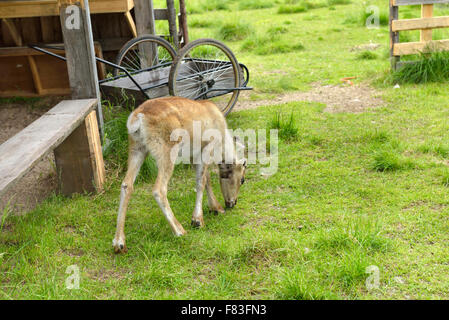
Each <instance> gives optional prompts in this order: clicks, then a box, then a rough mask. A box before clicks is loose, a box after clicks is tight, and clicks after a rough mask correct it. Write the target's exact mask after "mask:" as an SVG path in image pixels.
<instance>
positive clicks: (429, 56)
mask: <svg viewBox="0 0 449 320" xmlns="http://www.w3.org/2000/svg"><path fill="white" fill-rule="evenodd" d="M427 50H431V49H427ZM448 80H449V52H443V51H433V52H429V51H427V53H426V52H422V53H421V54H419V56H418V60H415V61H412V62H410V63H407V64H405V65H404V66H403V67H402V68H400V69H399V70H398V71H396V72H393V73H392V74H391V81H392V82H393V83H416V84H418V83H428V82H446V81H448Z"/></svg>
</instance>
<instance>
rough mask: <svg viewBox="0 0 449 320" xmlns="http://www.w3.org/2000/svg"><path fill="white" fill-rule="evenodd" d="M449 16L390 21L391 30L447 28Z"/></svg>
mask: <svg viewBox="0 0 449 320" xmlns="http://www.w3.org/2000/svg"><path fill="white" fill-rule="evenodd" d="M448 27H449V16H444V17H434V18H418V19H404V20H394V21H392V30H393V31H395V32H396V31H406V30H421V29H437V28H448Z"/></svg>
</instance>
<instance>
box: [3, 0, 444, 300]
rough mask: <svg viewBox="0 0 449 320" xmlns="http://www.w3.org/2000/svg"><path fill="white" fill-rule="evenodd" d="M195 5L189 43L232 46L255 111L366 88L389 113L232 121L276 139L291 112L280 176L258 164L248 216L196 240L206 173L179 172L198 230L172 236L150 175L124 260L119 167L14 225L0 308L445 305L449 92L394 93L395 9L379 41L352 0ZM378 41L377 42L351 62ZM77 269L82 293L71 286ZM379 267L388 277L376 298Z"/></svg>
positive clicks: (174, 187) (115, 160)
mask: <svg viewBox="0 0 449 320" xmlns="http://www.w3.org/2000/svg"><path fill="white" fill-rule="evenodd" d="M189 4H191V6H190V7H189V11H190V15H189V24H190V25H191V37H192V38H193V39H195V38H199V37H213V38H219V39H224V41H225V42H226V43H227V44H228V45H229V46H230V47H231V48H232V50H233V51H234V53H235V54H236V56H237V57H238V59H239V61H241V62H243V63H245V64H246V65H247V66H248V67H249V69H250V71H251V75H252V77H251V83H250V85H251V86H254V87H255V90H254V91H253V92H252V93H251V95H249V96H248V97H247V99H250V100H253V101H258V100H260V99H265V100H266V99H272V98H274V97H275V96H276V95H278V94H281V93H285V92H292V91H307V90H309V89H310V88H311V84H313V83H316V82H320V83H321V84H322V85H326V84H331V85H335V84H338V83H340V81H339V79H340V78H342V77H346V76H357V77H358V78H357V79H356V80H355V82H356V83H364V84H369V85H371V86H372V87H374V88H375V89H376V90H377V91H378V94H379V96H380V97H381V98H382V99H383V101H384V103H383V104H382V105H381V106H379V107H378V108H375V109H371V110H366V111H365V112H363V113H357V114H355V113H328V112H325V111H324V109H325V108H326V106H325V105H323V104H320V103H313V102H296V101H292V102H290V103H286V104H282V105H271V106H264V107H260V108H257V109H252V110H244V111H238V112H234V113H232V114H230V115H229V117H228V122H229V125H230V126H231V127H232V128H237V127H239V128H243V129H245V128H255V129H258V128H270V126H271V125H272V123H273V120H274V119H275V117H276V114H281V115H282V116H286V117H289V116H290V115H291V114H293V117H294V120H295V124H294V126H293V130H292V132H296V134H292V133H290V134H289V135H288V136H286V137H284V138H282V139H281V140H280V143H279V155H280V156H279V170H278V172H277V173H276V174H275V175H273V176H271V177H268V178H267V177H264V176H262V175H260V172H259V169H260V165H253V166H251V167H249V168H248V170H247V178H246V180H247V182H246V183H245V185H244V186H243V187H242V189H241V194H240V198H239V203H238V205H237V206H236V207H235V208H234V209H232V210H229V211H227V212H226V214H224V215H217V216H215V215H212V214H205V224H206V227H205V228H203V229H193V228H191V227H190V226H189V225H190V219H191V214H192V211H193V207H194V199H195V192H194V173H193V172H192V170H191V169H190V168H188V167H185V166H180V167H177V168H176V171H175V174H174V177H173V179H172V180H171V183H170V186H169V201H170V203H171V206H172V208H173V211H174V212H175V214H176V216H177V218H178V220H179V221H180V222H181V223H182V224H183V226H184V227H185V228H186V230H187V232H188V233H187V235H186V236H184V237H182V238H175V237H174V236H173V235H172V234H171V231H170V229H169V226H168V224H167V222H166V221H165V218H164V217H163V215H162V213H161V212H160V210H159V208H158V206H157V204H156V202H155V201H154V199H153V197H152V195H151V187H152V181H153V180H154V175H152V174H151V173H152V172H154V168H153V169H152V168H151V166H148V168H147V169H148V170H147V171H146V172H147V174H146V175H143V176H141V177H140V178H139V181H138V183H137V185H136V188H135V190H136V191H135V193H134V195H133V198H132V199H131V203H130V207H129V212H128V216H127V222H126V234H127V245H128V248H129V252H128V253H127V254H125V255H114V254H113V251H112V246H111V241H112V238H113V236H114V231H115V222H116V213H117V208H118V202H119V192H120V190H119V189H120V182H121V178H122V177H123V170H122V169H123V166H124V159H123V156H120V155H119V152H116V153H114V154H113V155H110V156H108V157H107V160H108V162H107V164H108V183H107V186H106V190H105V192H104V193H102V194H99V195H94V196H89V195H80V196H76V197H74V198H72V199H65V198H62V197H59V196H56V195H55V196H53V197H51V198H50V199H48V200H47V201H45V202H44V203H43V204H42V205H40V206H39V207H38V208H36V209H35V210H34V211H32V212H30V213H28V214H27V215H24V216H20V217H15V216H11V215H8V214H7V213H6V214H4V215H3V219H2V221H1V223H0V298H3V299H17V298H18V299H25V298H31V299H96V298H103V299H241V298H242V299H446V298H447V297H448V296H449V263H448V261H449V168H448V164H449V141H448V136H447V135H448V130H449V123H448V121H447V117H448V116H449V109H448V101H449V92H448V90H447V85H448V83H447V82H445V81H444V80H443V79H440V81H439V82H435V83H426V84H400V89H394V88H393V86H394V85H395V83H394V82H391V80H390V76H389V60H388V26H387V25H385V23H382V21H384V20H385V16H388V6H387V3H386V1H380V0H373V1H368V2H366V4H365V5H377V6H379V8H380V13H381V19H380V20H381V27H380V28H379V29H367V28H366V27H365V25H364V17H366V14H365V7H364V4H361V3H360V2H359V1H355V0H353V1H352V2H350V1H341V0H340V1H339V0H328V1H325V0H322V1H310V0H309V1H307V2H306V1H291V0H290V1H264V0H247V1H209V0H198V1H189ZM419 10H420V9H419V8H417V7H411V8H409V9H405V10H403V13H401V15H402V16H403V17H417V16H418V15H419V12H420V11H419ZM436 14H449V10H448V8H447V7H438V8H437V9H436ZM382 17H383V18H382ZM416 36H417V33H414V32H411V33H410V34H407V33H404V36H403V37H408V38H407V39H408V40H413V39H415V37H416ZM436 37H440V38H444V37H446V38H449V34H447V33H444V31H438V32H437V33H436ZM370 42H372V43H378V44H380V45H381V46H380V47H379V48H378V49H376V50H375V51H369V53H363V51H362V53H361V52H360V51H351V48H353V47H355V46H359V45H364V44H369V43H370ZM111 127H112V128H116V126H115V127H114V126H111ZM294 128H296V129H297V131H296V130H295V129H294ZM113 134H114V132H113V131H110V135H113ZM122 150H126V145H125V143H123V147H122ZM213 180H214V189H215V190H216V194H217V195H219V194H220V192H219V191H218V190H219V186H218V182H217V179H216V175H215V174H214V175H213ZM219 201H221V202H222V201H223V200H222V197H221V194H220V199H219ZM204 210H205V212H207V205H206V201H205V202H204ZM70 265H77V266H78V267H79V270H80V273H81V280H80V289H79V290H68V289H66V286H65V281H66V278H67V277H68V274H66V268H67V267H68V266H70ZM369 266H375V267H377V268H378V270H379V279H380V283H379V286H378V287H377V288H373V289H371V290H369V288H367V286H366V280H367V279H368V277H369V276H370V274H369V273H366V268H367V267H369Z"/></svg>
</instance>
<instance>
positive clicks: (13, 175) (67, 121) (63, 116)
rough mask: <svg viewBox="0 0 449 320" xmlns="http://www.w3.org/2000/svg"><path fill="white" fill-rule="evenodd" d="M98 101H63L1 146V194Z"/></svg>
mask: <svg viewBox="0 0 449 320" xmlns="http://www.w3.org/2000/svg"><path fill="white" fill-rule="evenodd" d="M96 103H97V100H96V99H84V100H72V101H61V102H60V103H59V104H58V105H56V106H55V107H54V108H52V109H51V110H49V111H48V112H47V113H45V114H44V115H43V116H42V117H40V118H39V119H37V120H36V121H34V122H33V123H32V124H30V125H29V126H28V127H26V128H25V129H23V130H22V131H20V132H19V133H17V134H16V135H15V136H13V137H12V138H10V139H9V140H7V141H6V142H4V143H3V144H2V145H0V195H1V194H3V193H5V192H6V191H7V190H8V189H9V187H10V186H12V185H13V184H14V183H15V182H16V181H17V180H18V179H20V178H21V177H23V176H24V175H25V174H26V173H27V172H28V171H29V170H30V169H31V168H32V167H33V165H34V164H35V163H36V162H37V161H39V160H40V159H42V158H43V157H45V156H46V155H47V154H48V153H50V152H51V151H52V150H53V149H54V148H55V147H57V146H58V145H60V144H61V143H62V142H63V141H64V140H65V139H66V138H67V137H68V136H69V135H70V134H71V133H72V132H73V130H75V128H77V127H78V126H79V125H80V123H83V122H84V119H85V117H86V116H87V115H88V114H90V113H91V111H92V110H94V108H95V106H96Z"/></svg>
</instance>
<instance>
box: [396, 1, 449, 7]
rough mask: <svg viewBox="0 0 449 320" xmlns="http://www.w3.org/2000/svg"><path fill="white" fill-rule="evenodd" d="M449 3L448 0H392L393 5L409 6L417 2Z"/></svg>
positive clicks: (417, 3)
mask: <svg viewBox="0 0 449 320" xmlns="http://www.w3.org/2000/svg"><path fill="white" fill-rule="evenodd" d="M436 3H449V0H393V5H394V6H410V5H419V4H436Z"/></svg>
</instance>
